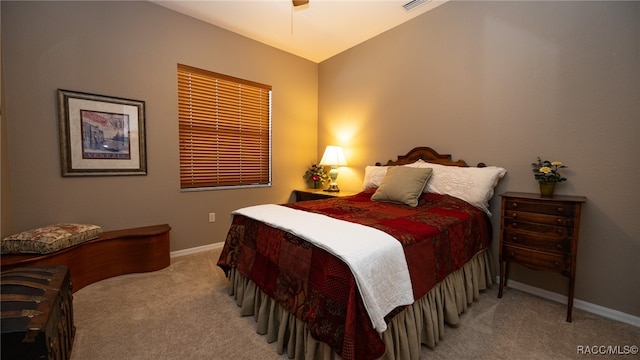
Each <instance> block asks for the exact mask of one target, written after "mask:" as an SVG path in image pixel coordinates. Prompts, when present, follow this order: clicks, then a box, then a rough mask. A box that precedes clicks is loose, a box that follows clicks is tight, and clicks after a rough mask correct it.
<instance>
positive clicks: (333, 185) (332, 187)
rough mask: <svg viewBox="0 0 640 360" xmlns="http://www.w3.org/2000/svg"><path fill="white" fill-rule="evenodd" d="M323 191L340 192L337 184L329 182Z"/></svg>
mask: <svg viewBox="0 0 640 360" xmlns="http://www.w3.org/2000/svg"><path fill="white" fill-rule="evenodd" d="M324 191H327V192H340V189H339V188H338V184H331V185H329V187H328V188H327V189H325V190H324Z"/></svg>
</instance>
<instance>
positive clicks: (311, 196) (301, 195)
mask: <svg viewBox="0 0 640 360" xmlns="http://www.w3.org/2000/svg"><path fill="white" fill-rule="evenodd" d="M293 193H294V195H295V198H296V201H307V200H318V199H328V198H333V197H343V196H351V195H355V194H357V193H358V192H354V191H344V190H340V191H339V192H329V191H324V190H323V189H302V190H293Z"/></svg>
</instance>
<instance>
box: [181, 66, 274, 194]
mask: <svg viewBox="0 0 640 360" xmlns="http://www.w3.org/2000/svg"><path fill="white" fill-rule="evenodd" d="M178 119H179V137H180V187H181V189H196V188H200V189H201V188H216V187H230V186H231V187H233V186H255V185H270V184H271V86H269V85H263V84H259V83H255V82H251V81H247V80H242V79H238V78H234V77H231V76H227V75H221V74H216V73H214V72H210V71H206V70H201V69H197V68H194V67H190V66H186V65H181V64H178Z"/></svg>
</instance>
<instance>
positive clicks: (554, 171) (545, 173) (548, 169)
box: [531, 157, 567, 184]
mask: <svg viewBox="0 0 640 360" xmlns="http://www.w3.org/2000/svg"><path fill="white" fill-rule="evenodd" d="M531 166H533V176H534V177H535V178H536V180H538V182H539V183H540V184H550V183H558V182H563V181H567V179H566V178H564V177H563V176H562V175H560V172H558V170H559V169H562V168H566V167H567V166H566V165H564V164H563V163H562V161H548V160H541V159H540V157H538V161H537V162H534V163H531Z"/></svg>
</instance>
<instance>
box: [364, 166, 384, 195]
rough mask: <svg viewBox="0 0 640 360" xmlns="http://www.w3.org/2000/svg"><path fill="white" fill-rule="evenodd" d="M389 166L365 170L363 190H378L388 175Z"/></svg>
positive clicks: (371, 167)
mask: <svg viewBox="0 0 640 360" xmlns="http://www.w3.org/2000/svg"><path fill="white" fill-rule="evenodd" d="M388 168H389V167H388V166H371V165H368V166H366V167H365V168H364V183H363V184H362V190H367V189H373V188H377V187H379V186H380V184H382V180H384V176H385V175H387V169H388Z"/></svg>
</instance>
